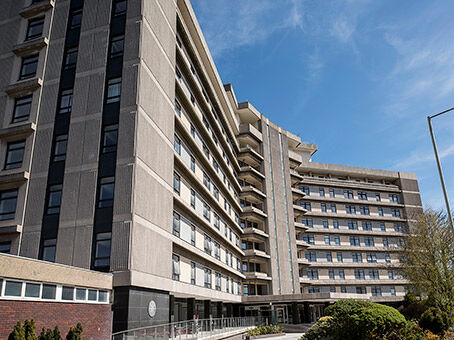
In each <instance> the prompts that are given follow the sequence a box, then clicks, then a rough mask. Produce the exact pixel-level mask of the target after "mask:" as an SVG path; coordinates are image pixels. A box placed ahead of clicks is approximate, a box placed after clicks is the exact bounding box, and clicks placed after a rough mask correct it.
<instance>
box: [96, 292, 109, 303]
mask: <svg viewBox="0 0 454 340" xmlns="http://www.w3.org/2000/svg"><path fill="white" fill-rule="evenodd" d="M107 296H108V294H107V292H106V291H105V290H100V291H99V294H98V301H99V302H107Z"/></svg>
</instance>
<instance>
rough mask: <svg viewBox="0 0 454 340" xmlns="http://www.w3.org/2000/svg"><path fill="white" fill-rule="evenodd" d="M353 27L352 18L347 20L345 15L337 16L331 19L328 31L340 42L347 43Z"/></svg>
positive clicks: (354, 26)
mask: <svg viewBox="0 0 454 340" xmlns="http://www.w3.org/2000/svg"><path fill="white" fill-rule="evenodd" d="M355 29H356V25H355V23H354V22H353V21H352V20H348V19H347V18H346V17H338V18H336V20H334V21H333V24H332V27H331V30H330V32H331V35H332V36H333V37H335V38H337V39H338V40H339V41H340V42H342V43H348V42H350V41H351V38H352V35H353V32H355Z"/></svg>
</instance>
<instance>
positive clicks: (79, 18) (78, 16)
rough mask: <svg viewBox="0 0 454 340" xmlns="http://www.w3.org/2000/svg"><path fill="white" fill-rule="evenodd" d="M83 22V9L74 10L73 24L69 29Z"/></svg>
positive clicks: (72, 14)
mask: <svg viewBox="0 0 454 340" xmlns="http://www.w3.org/2000/svg"><path fill="white" fill-rule="evenodd" d="M81 24H82V9H76V10H73V11H72V13H71V24H70V26H69V29H71V30H72V29H76V28H79V27H80V25H81Z"/></svg>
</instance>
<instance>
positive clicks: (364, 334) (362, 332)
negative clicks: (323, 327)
mask: <svg viewBox="0 0 454 340" xmlns="http://www.w3.org/2000/svg"><path fill="white" fill-rule="evenodd" d="M325 315H327V316H331V317H333V320H332V324H331V327H330V334H331V336H332V337H333V339H345V340H347V339H352V340H355V339H364V340H366V339H373V338H384V337H385V336H386V335H388V334H390V333H392V332H394V331H396V330H398V329H399V328H401V327H403V326H404V325H405V324H406V320H405V317H404V316H403V315H402V314H400V313H399V312H398V311H397V310H396V309H395V308H392V307H389V306H385V305H381V304H378V303H373V302H368V301H361V300H340V301H338V302H336V303H335V304H334V305H331V306H329V307H327V308H326V309H325Z"/></svg>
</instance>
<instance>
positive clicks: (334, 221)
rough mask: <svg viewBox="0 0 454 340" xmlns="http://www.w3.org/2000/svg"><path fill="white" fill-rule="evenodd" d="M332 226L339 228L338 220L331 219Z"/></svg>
mask: <svg viewBox="0 0 454 340" xmlns="http://www.w3.org/2000/svg"><path fill="white" fill-rule="evenodd" d="M333 227H334V229H339V221H337V220H333Z"/></svg>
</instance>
